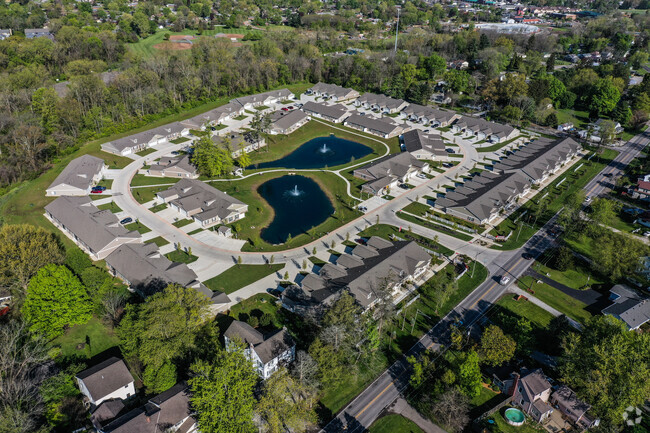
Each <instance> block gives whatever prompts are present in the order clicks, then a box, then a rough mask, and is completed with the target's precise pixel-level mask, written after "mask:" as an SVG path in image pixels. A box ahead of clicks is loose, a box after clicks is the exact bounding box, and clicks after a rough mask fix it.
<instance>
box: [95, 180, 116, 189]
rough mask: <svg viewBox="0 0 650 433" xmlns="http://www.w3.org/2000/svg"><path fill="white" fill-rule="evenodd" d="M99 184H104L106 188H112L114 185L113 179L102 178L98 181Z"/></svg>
mask: <svg viewBox="0 0 650 433" xmlns="http://www.w3.org/2000/svg"><path fill="white" fill-rule="evenodd" d="M97 186H104V187H106V189H111V187H112V186H113V179H102V180H100V181H99V182H98V183H97Z"/></svg>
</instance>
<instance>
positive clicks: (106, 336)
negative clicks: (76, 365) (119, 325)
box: [50, 317, 119, 359]
mask: <svg viewBox="0 0 650 433" xmlns="http://www.w3.org/2000/svg"><path fill="white" fill-rule="evenodd" d="M86 341H89V342H90V350H89V351H86V350H87V349H85V348H84V349H81V350H77V346H78V345H79V344H82V343H86ZM118 342H119V339H118V338H117V337H116V336H115V334H114V333H113V330H112V329H110V328H109V327H107V326H106V325H104V324H103V323H102V321H101V320H99V319H98V318H96V317H93V318H92V319H90V321H88V323H86V324H84V325H76V326H73V327H72V328H70V329H68V330H67V331H66V333H65V334H64V335H61V336H59V337H57V338H55V339H54V340H53V341H52V342H51V343H50V345H52V346H59V347H61V355H62V356H63V357H65V358H77V357H79V358H85V359H88V358H91V357H93V356H95V355H97V354H98V353H101V352H103V351H105V350H107V349H110V348H112V347H115V346H117V344H118Z"/></svg>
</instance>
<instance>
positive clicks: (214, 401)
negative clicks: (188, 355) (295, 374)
mask: <svg viewBox="0 0 650 433" xmlns="http://www.w3.org/2000/svg"><path fill="white" fill-rule="evenodd" d="M190 373H191V376H192V377H191V378H190V379H189V380H188V383H189V385H190V389H191V390H192V395H191V397H190V401H191V402H192V406H193V408H194V409H195V410H196V412H197V421H198V426H199V429H200V430H201V431H202V432H203V433H252V432H254V431H255V426H254V425H253V421H252V420H253V410H254V408H255V397H254V396H253V388H254V387H255V384H256V382H257V374H256V373H255V371H254V370H253V366H252V364H251V362H250V361H249V359H248V358H247V357H246V355H244V352H243V350H242V349H241V348H236V349H235V350H231V351H226V350H220V351H219V352H218V353H217V356H216V359H215V360H214V361H213V362H208V361H205V360H198V361H196V362H195V363H194V364H192V366H191V368H190Z"/></svg>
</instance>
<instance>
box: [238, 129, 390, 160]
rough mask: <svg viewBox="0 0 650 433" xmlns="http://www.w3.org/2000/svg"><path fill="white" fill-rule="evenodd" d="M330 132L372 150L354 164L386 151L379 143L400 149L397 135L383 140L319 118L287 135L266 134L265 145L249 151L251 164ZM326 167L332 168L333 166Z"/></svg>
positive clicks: (285, 153) (275, 156) (289, 151)
mask: <svg viewBox="0 0 650 433" xmlns="http://www.w3.org/2000/svg"><path fill="white" fill-rule="evenodd" d="M331 134H334V135H335V136H336V137H338V138H342V139H345V140H350V141H355V142H357V143H361V144H364V145H366V146H368V147H370V148H371V149H372V150H373V152H372V153H371V154H369V155H366V156H365V157H363V158H360V159H358V160H356V161H354V164H358V163H359V162H363V161H366V160H369V159H372V158H377V157H378V156H380V155H383V154H384V153H386V147H385V146H383V145H382V144H381V143H385V144H387V145H388V147H389V148H390V152H391V153H397V152H399V151H400V149H399V141H398V138H397V137H395V138H391V139H388V140H384V139H381V138H378V137H373V136H371V135H369V134H365V133H362V132H359V131H356V130H354V129H351V128H347V127H345V126H342V125H335V124H333V123H329V122H325V121H323V120H320V119H319V120H318V121H316V120H313V121H311V122H309V123H308V124H307V125H305V126H304V127H302V128H299V129H298V130H296V131H294V132H292V133H291V134H289V135H267V136H266V143H267V145H266V146H265V147H263V148H261V149H259V150H257V151H254V152H251V153H249V156H250V157H251V165H252V166H255V164H258V163H262V162H267V161H275V160H276V159H280V158H282V157H283V156H285V155H288V154H289V153H291V152H293V151H294V150H296V149H297V148H298V147H300V146H301V145H302V144H304V143H306V142H307V141H309V140H311V139H314V138H317V137H327V136H329V135H331ZM341 167H342V166H341ZM289 168H290V167H289ZM328 168H330V169H332V168H333V167H328ZM249 171H250V170H249Z"/></svg>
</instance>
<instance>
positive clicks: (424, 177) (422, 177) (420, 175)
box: [417, 173, 427, 179]
mask: <svg viewBox="0 0 650 433" xmlns="http://www.w3.org/2000/svg"><path fill="white" fill-rule="evenodd" d="M417 177H419V178H420V179H426V178H427V177H426V176H425V175H423V174H422V173H420V174H418V175H417Z"/></svg>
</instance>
